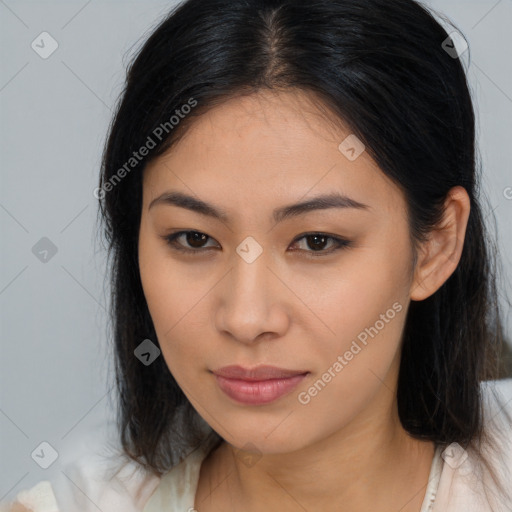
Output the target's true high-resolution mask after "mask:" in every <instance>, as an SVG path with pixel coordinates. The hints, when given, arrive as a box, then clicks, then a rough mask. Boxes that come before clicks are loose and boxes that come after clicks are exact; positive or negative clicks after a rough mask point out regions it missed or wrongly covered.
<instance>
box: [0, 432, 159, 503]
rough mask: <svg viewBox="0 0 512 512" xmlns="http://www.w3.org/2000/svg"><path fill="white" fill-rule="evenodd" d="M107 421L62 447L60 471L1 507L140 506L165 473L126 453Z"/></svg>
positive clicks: (19, 493)
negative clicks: (147, 467)
mask: <svg viewBox="0 0 512 512" xmlns="http://www.w3.org/2000/svg"><path fill="white" fill-rule="evenodd" d="M112 428H113V426H112V425H106V426H105V425H102V426H99V427H97V428H96V429H94V430H93V431H92V432H91V433H89V434H87V435H85V436H82V437H81V438H80V439H79V440H78V442H73V443H68V445H67V450H66V449H65V448H66V447H64V448H63V449H62V450H61V453H60V455H62V457H61V458H62V460H61V461H60V471H59V472H58V474H57V476H56V477H55V478H54V479H53V480H52V481H49V480H44V481H40V482H38V483H37V484H36V485H34V486H33V487H30V488H27V489H23V490H21V491H19V492H18V494H17V495H16V496H15V498H14V500H13V501H11V502H9V503H3V504H0V512H92V511H94V512H97V511H98V510H101V511H102V512H118V511H120V510H122V511H123V512H140V511H141V510H142V507H143V504H144V502H145V501H146V500H147V499H148V497H149V495H150V494H151V493H152V492H153V491H154V489H155V487H156V486H157V485H158V482H159V480H160V479H159V477H157V476H156V475H154V474H152V473H149V472H147V471H145V470H144V468H143V467H142V466H141V465H139V464H137V463H136V462H134V461H132V460H130V459H129V458H128V457H126V456H125V455H124V454H123V453H122V452H121V451H120V450H119V447H118V446H117V444H116V442H115V441H112V438H109V437H110V436H112V435H113V433H112Z"/></svg>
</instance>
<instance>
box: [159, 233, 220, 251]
mask: <svg viewBox="0 0 512 512" xmlns="http://www.w3.org/2000/svg"><path fill="white" fill-rule="evenodd" d="M183 236H184V237H185V238H184V240H185V241H186V243H187V244H189V246H188V247H186V246H184V245H183V244H182V243H180V242H178V239H179V238H180V237H183ZM163 238H164V239H165V240H166V241H167V243H168V244H169V246H170V247H171V248H172V249H175V250H177V251H181V252H187V253H195V254H199V253H201V252H204V250H203V246H202V245H201V244H203V243H204V242H206V241H207V239H208V238H211V237H209V236H208V235H206V234H205V233H201V232H200V231H178V232H176V233H172V234H171V235H166V236H164V237H163ZM211 240H213V238H211Z"/></svg>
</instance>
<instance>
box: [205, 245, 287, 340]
mask: <svg viewBox="0 0 512 512" xmlns="http://www.w3.org/2000/svg"><path fill="white" fill-rule="evenodd" d="M233 262H234V263H233V267H232V269H231V271H230V272H229V273H228V275H227V276H226V278H225V279H223V280H222V282H223V285H222V287H219V288H218V293H219V301H218V303H217V304H218V307H217V311H216V314H215V318H216V327H217V329H218V330H219V332H221V333H223V334H224V335H226V334H229V335H230V336H231V337H232V338H234V339H235V340H237V341H239V342H241V343H245V344H253V343H255V342H256V341H261V340H262V339H268V338H278V337H280V336H283V335H284V333H285V332H286V330H287V329H288V326H289V309H288V307H287V293H288V296H289V294H290V293H291V292H290V291H289V290H288V289H287V288H286V286H285V285H284V284H283V282H282V281H281V280H280V279H279V277H278V275H277V272H276V271H275V270H274V269H273V268H271V265H270V263H271V262H270V261H269V258H267V257H266V254H265V251H264V252H263V253H262V254H261V255H260V256H259V257H258V258H257V259H256V260H254V261H252V262H251V263H248V262H247V261H245V260H244V259H243V258H242V257H240V256H239V255H238V254H236V255H235V256H234V258H233Z"/></svg>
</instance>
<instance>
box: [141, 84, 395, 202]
mask: <svg viewBox="0 0 512 512" xmlns="http://www.w3.org/2000/svg"><path fill="white" fill-rule="evenodd" d="M187 121H190V120H187ZM351 137H354V135H353V134H351V132H350V129H349V128H348V127H347V125H345V124H344V123H343V121H342V120H340V119H339V118H335V117H334V116H333V115H332V114H330V113H329V112H328V110H327V109H325V108H322V104H321V103H320V102H319V101H318V99H317V98H315V97H312V96H310V95H308V94H306V93H304V92H297V91H290V92H279V93H276V92H273V91H272V92H271V91H265V92H259V93H256V94H252V95H249V96H242V97H236V98H232V99H230V100H228V101H227V102H225V103H223V104H221V105H218V106H216V107H214V108H212V109H211V110H209V111H207V112H205V113H204V114H202V115H200V116H198V117H197V118H195V119H194V120H193V121H192V122H191V123H190V125H188V126H187V130H186V133H185V135H184V136H183V138H181V139H180V140H179V141H178V142H177V143H176V144H174V145H173V146H172V147H171V149H170V150H169V151H168V152H167V153H165V154H164V155H161V156H160V157H158V158H156V159H154V160H153V161H151V162H150V163H149V164H148V166H147V167H146V169H145V170H144V196H145V199H144V202H145V205H146V208H147V205H148V204H149V202H150V201H151V200H153V199H154V198H155V197H156V196H157V195H159V194H161V193H162V192H164V191H165V190H166V189H167V188H172V189H176V188H178V189H180V190H182V191H184V192H187V193H194V194H196V195H198V196H199V197H208V198H211V199H212V200H213V199H216V200H217V202H218V203H219V204H226V200H228V202H229V200H230V199H233V200H235V198H234V197H230V194H233V192H234V191H236V193H237V195H238V196H239V198H245V199H246V200H251V198H252V200H254V198H257V197H259V198H260V203H261V205H262V207H263V206H264V204H263V203H264V202H266V200H267V199H269V198H271V197H273V198H276V200H277V199H278V198H279V201H278V202H279V203H280V204H282V203H283V202H293V201H296V200H298V199H300V198H304V196H306V195H307V194H310V195H316V194H318V193H326V192H333V191H336V192H339V193H342V194H346V195H350V196H351V197H353V198H354V199H355V200H360V201H361V202H365V203H367V204H368V203H371V202H373V203H376V204H377V205H380V207H381V208H383V209H384V210H387V211H392V210H394V209H396V208H397V206H398V207H402V209H403V206H404V205H403V203H400V201H401V199H402V198H401V193H400V191H399V189H398V187H397V186H396V185H395V184H394V183H393V182H392V181H391V180H390V179H389V178H387V177H386V176H385V175H384V174H383V173H382V171H381V170H380V169H379V167H378V166H377V164H376V163H375V162H374V160H373V159H372V158H371V157H370V155H369V154H368V152H367V151H362V153H361V154H360V155H359V156H358V157H357V158H356V159H355V160H350V159H349V158H347V154H346V152H345V151H344V149H343V148H345V146H343V144H342V143H344V141H346V140H349V141H352V140H353V139H351ZM347 138H348V139H347ZM340 144H342V149H340ZM221 199H222V200H221ZM397 200H398V204H397ZM242 202H243V201H242Z"/></svg>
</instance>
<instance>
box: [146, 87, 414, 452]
mask: <svg viewBox="0 0 512 512" xmlns="http://www.w3.org/2000/svg"><path fill="white" fill-rule="evenodd" d="M349 135H350V131H349V130H347V129H344V128H343V127H342V125H340V124H339V123H338V124H335V123H333V122H332V120H329V119H328V118H327V117H326V116H325V115H324V114H322V112H321V111H320V110H317V108H316V107H315V104H314V103H312V102H311V98H310V97H309V96H307V95H306V94H305V93H298V92H286V93H283V92H281V93H279V94H277V93H268V92H265V93H257V94H254V95H251V96H247V97H244V98H237V99H232V100H230V101H229V102H227V103H225V104H223V105H221V106H217V107H215V108H214V109H213V110H211V111H210V112H208V113H207V114H204V115H202V116H200V117H199V118H198V119H197V120H195V121H194V123H193V124H192V125H191V126H190V129H189V130H188V132H187V133H186V135H185V137H184V138H182V139H181V140H180V141H179V142H178V143H177V144H176V145H175V146H173V147H172V148H171V150H170V151H169V152H168V153H167V154H164V155H162V156H161V157H159V158H157V159H155V160H153V161H151V162H150V163H149V164H148V166H147V167H146V169H145V171H144V179H143V209H142V216H141V223H140V232H139V265H140V274H141V280H142V284H143V289H144V294H145V297H146V300H147V303H148V307H149V310H150V313H151V317H152V320H153V323H154V325H155V329H156V333H157V337H158V341H159V344H160V347H161V350H162V356H163V357H164V359H165V361H166V363H167V365H168V367H169V370H170V371H171V373H172V374H173V376H174V378H175V379H176V381H177V383H178V384H179V386H180V387H181V389H182V390H183V392H184V393H185V395H186V396H187V398H188V399H189V401H190V402H191V404H192V405H193V406H194V408H195V409H196V410H197V411H198V413H199V414H200V415H201V416H202V417H203V418H204V420H205V421H206V422H207V423H209V424H210V425H211V427H212V428H213V429H214V430H216V431H217V432H218V433H219V434H220V435H221V436H222V437H223V438H224V439H225V440H226V441H227V442H229V443H231V444H232V445H234V446H236V447H243V446H245V445H246V443H251V444H252V445H254V446H256V447H257V448H258V449H259V450H260V451H261V452H262V453H279V452H285V451H286V452H289V451H293V450H298V449H301V448H304V447H306V446H310V445H313V444H314V443H317V442H321V441H322V440H325V439H327V438H328V437H329V436H331V435H333V434H335V433H336V432H339V431H341V430H345V431H346V432H350V430H351V429H355V428H356V425H359V426H360V425H362V424H367V423H368V422H369V420H371V419H372V418H375V417H377V416H379V417H380V418H382V417H384V416H386V415H389V410H390V408H391V407H392V406H393V403H394V400H395V385H396V379H397V375H398V364H399V358H400V342H401V334H402V330H403V327H404V321H405V316H406V312H407V308H408V305H409V302H410V291H411V283H412V272H413V269H412V259H413V254H412V248H411V246H410V239H409V231H408V224H407V214H406V203H405V200H404V197H403V195H402V193H401V191H400V190H399V189H398V188H397V187H396V186H395V185H394V184H393V183H392V182H391V181H390V180H389V179H388V178H387V177H386V176H385V175H384V174H383V173H382V172H381V171H380V170H379V168H378V167H377V165H376V164H375V163H374V161H373V160H372V159H371V158H370V156H369V155H368V153H367V152H366V151H363V152H362V153H361V154H360V155H359V156H357V152H356V153H355V154H354V153H353V152H352V151H350V149H349V148H350V141H351V139H348V142H346V143H344V144H342V145H341V148H340V144H341V143H342V142H343V141H344V140H345V139H346V138H347V137H348V136H349ZM357 149H358V148H357V147H356V151H357ZM355 156H357V158H354V157H355ZM171 193H175V194H178V193H179V194H182V195H186V196H191V197H192V199H194V200H196V201H197V200H200V201H202V202H204V203H208V205H210V209H205V208H202V209H201V208H197V203H196V204H193V202H192V201H188V202H187V201H181V202H180V201H177V198H178V196H177V195H175V196H174V200H171V199H169V198H168V199H167V200H166V199H165V194H171ZM324 195H331V196H332V197H331V200H330V201H328V200H324V201H323V202H320V203H314V202H313V203H312V204H310V205H309V207H304V208H298V207H297V208H294V209H288V210H285V208H286V207H288V206H290V205H295V204H297V203H304V202H309V201H312V200H315V198H318V197H319V196H324ZM334 195H338V196H340V197H341V196H346V199H345V202H344V203H343V204H339V202H338V203H336V201H335V200H334V197H335V196H334ZM347 198H348V199H347ZM178 203H180V204H178ZM335 203H336V204H335ZM322 205H323V208H322V207H321V206H322ZM357 205H359V206H357ZM214 209H215V210H216V211H217V213H218V214H222V216H221V217H217V216H215V215H213V211H214ZM276 212H277V214H276V215H275V213H276ZM283 212H284V213H283ZM190 232H191V233H190ZM173 236H174V238H173ZM231 365H237V366H241V367H243V368H245V369H254V368H256V367H259V366H261V365H271V366H274V367H278V368H280V369H286V370H291V371H293V372H295V373H296V374H298V375H296V376H295V377H289V376H288V377H287V378H284V377H283V376H281V377H282V378H274V379H269V378H270V377H272V376H274V377H276V376H275V375H271V374H265V375H263V376H261V375H260V376H255V375H253V377H255V378H256V380H257V381H259V382H257V381H252V382H248V381H247V380H239V379H222V378H221V377H217V376H216V375H215V373H214V372H216V371H217V370H219V369H220V368H223V367H226V366H231Z"/></svg>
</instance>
